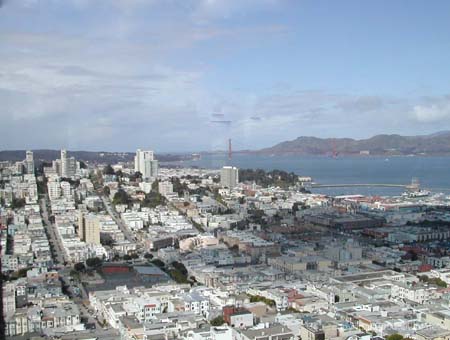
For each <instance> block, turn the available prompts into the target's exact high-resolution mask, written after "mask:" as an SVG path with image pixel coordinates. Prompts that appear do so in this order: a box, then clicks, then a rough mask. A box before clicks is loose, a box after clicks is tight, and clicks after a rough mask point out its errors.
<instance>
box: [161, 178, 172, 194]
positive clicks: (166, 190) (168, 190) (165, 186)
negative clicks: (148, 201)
mask: <svg viewBox="0 0 450 340" xmlns="http://www.w3.org/2000/svg"><path fill="white" fill-rule="evenodd" d="M158 191H159V193H160V194H161V195H163V196H167V195H170V194H173V184H172V183H171V182H169V181H165V182H159V183H158Z"/></svg>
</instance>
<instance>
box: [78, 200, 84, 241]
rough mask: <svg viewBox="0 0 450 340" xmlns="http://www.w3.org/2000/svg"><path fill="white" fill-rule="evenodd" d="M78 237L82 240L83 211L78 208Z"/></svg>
mask: <svg viewBox="0 0 450 340" xmlns="http://www.w3.org/2000/svg"><path fill="white" fill-rule="evenodd" d="M78 237H79V238H80V240H84V211H83V209H81V208H80V209H79V210H78Z"/></svg>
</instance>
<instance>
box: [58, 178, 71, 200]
mask: <svg viewBox="0 0 450 340" xmlns="http://www.w3.org/2000/svg"><path fill="white" fill-rule="evenodd" d="M61 194H62V195H63V196H64V197H66V198H69V199H70V198H72V188H71V187H70V183H69V182H67V181H62V182H61Z"/></svg>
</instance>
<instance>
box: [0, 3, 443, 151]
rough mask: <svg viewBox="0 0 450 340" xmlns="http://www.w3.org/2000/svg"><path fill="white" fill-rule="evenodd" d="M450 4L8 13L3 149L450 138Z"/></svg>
mask: <svg viewBox="0 0 450 340" xmlns="http://www.w3.org/2000/svg"><path fill="white" fill-rule="evenodd" d="M449 41H450V1H447V0H434V1H429V0H421V1H419V0H377V1H360V0H354V1H353V0H342V1H334V0H328V1H322V0H0V149H4V150H6V149H40V148H51V149H59V148H67V149H69V150H93V151H100V150H103V151H133V150H135V149H137V148H143V149H153V150H155V151H156V152H176V151H179V152H184V151H191V152H194V151H208V150H224V149H226V148H227V140H228V138H231V139H232V141H233V147H234V149H236V150H237V149H258V148H263V147H268V146H272V145H273V144H276V143H278V142H282V141H285V140H291V139H295V138H297V137H298V136H317V137H351V138H358V139H360V138H367V137H371V136H373V135H376V134H381V133H386V134H394V133H395V134H402V135H418V134H427V133H433V132H436V131H441V130H448V129H450V81H449V80H450V67H449V66H450V64H449V61H450V44H449Z"/></svg>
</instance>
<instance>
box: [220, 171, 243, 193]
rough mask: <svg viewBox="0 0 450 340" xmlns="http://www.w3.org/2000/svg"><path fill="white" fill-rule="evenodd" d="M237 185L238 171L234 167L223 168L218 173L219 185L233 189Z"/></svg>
mask: <svg viewBox="0 0 450 340" xmlns="http://www.w3.org/2000/svg"><path fill="white" fill-rule="evenodd" d="M238 183H239V169H238V168H236V167H234V166H224V167H223V168H222V170H221V171H220V184H221V185H222V186H223V187H226V188H229V189H233V188H234V187H236V186H237V184H238Z"/></svg>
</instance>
